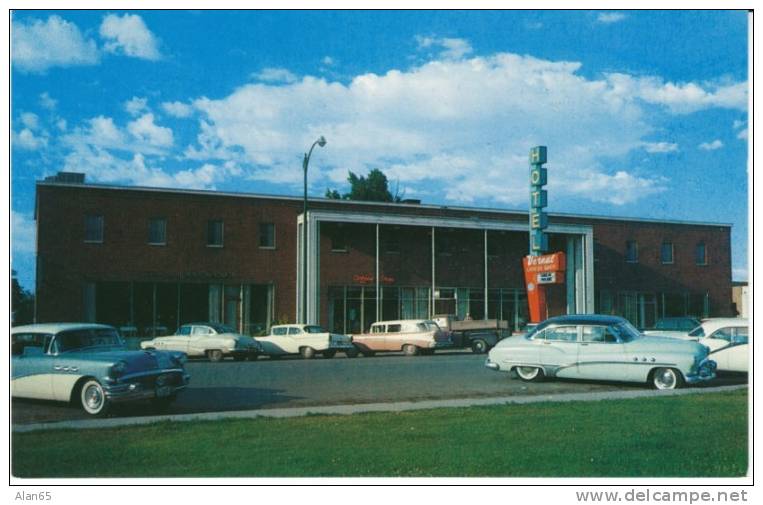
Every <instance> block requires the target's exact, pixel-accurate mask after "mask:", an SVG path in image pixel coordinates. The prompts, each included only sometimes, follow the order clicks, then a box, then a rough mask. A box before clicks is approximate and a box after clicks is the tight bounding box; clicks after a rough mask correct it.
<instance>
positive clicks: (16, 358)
mask: <svg viewBox="0 0 763 505" xmlns="http://www.w3.org/2000/svg"><path fill="white" fill-rule="evenodd" d="M184 362H185V354H183V353H179V352H164V351H128V350H127V348H126V347H125V345H124V343H123V341H122V338H121V337H120V335H119V333H118V332H117V330H116V329H115V328H113V327H111V326H106V325H103V324H91V323H55V324H30V325H26V326H17V327H15V328H13V329H12V330H11V395H12V396H14V397H18V398H32V399H37V400H58V401H63V402H71V403H75V404H79V405H81V406H82V409H83V410H84V411H85V412H86V413H88V414H90V415H93V416H98V415H103V414H105V413H106V412H107V411H108V409H109V407H110V406H111V405H112V404H115V403H121V402H130V401H136V400H151V401H153V402H154V403H155V404H157V406H165V405H167V404H169V403H170V402H172V401H173V400H174V399H175V398H176V397H177V395H178V393H179V392H181V391H183V390H184V389H185V388H186V386H187V385H188V381H189V376H188V374H187V373H186V371H185V367H184V365H183V363H184Z"/></svg>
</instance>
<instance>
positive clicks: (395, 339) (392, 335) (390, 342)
mask: <svg viewBox="0 0 763 505" xmlns="http://www.w3.org/2000/svg"><path fill="white" fill-rule="evenodd" d="M409 330H410V328H409V327H405V328H404V327H403V325H402V324H400V323H394V324H388V325H386V328H385V329H384V333H381V334H380V335H383V336H384V344H383V346H382V348H383V349H384V350H387V351H399V350H401V349H402V348H403V344H404V343H405V338H406V336H408V335H410V332H409Z"/></svg>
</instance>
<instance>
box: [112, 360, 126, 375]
mask: <svg viewBox="0 0 763 505" xmlns="http://www.w3.org/2000/svg"><path fill="white" fill-rule="evenodd" d="M126 370H127V362H125V361H117V362H116V363H114V364H113V365H111V368H110V369H109V377H112V378H117V377H119V376H121V375H124V373H125V371H126Z"/></svg>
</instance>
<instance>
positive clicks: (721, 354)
mask: <svg viewBox="0 0 763 505" xmlns="http://www.w3.org/2000/svg"><path fill="white" fill-rule="evenodd" d="M686 338H688V339H692V340H696V341H697V342H699V343H700V344H702V345H705V346H707V347H709V348H710V357H711V358H712V359H713V361H715V362H716V363H718V371H721V372H745V373H746V372H747V370H748V362H749V352H750V344H749V342H750V337H749V330H748V326H747V319H743V318H739V317H722V318H712V319H704V320H703V321H702V324H701V325H699V326H697V327H696V328H695V329H693V330H692V331H690V332H689V334H688V335H687V337H686Z"/></svg>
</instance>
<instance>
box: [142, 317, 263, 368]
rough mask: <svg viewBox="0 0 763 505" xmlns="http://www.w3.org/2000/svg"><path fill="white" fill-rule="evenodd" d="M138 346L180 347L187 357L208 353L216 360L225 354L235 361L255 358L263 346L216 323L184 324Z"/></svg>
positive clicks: (167, 349)
mask: <svg viewBox="0 0 763 505" xmlns="http://www.w3.org/2000/svg"><path fill="white" fill-rule="evenodd" d="M140 347H141V349H161V350H165V351H180V352H184V353H186V354H187V355H188V356H189V357H207V358H209V361H215V362H217V361H222V359H223V358H225V357H227V356H231V357H232V358H233V359H234V360H236V361H241V360H244V359H257V356H258V355H259V354H262V346H261V345H260V344H259V342H257V341H256V340H255V339H253V338H252V337H248V336H246V335H241V334H240V333H236V330H234V329H233V328H231V327H230V326H225V325H224V324H219V323H189V324H184V325H183V326H181V327H180V328H178V330H177V331H176V332H175V334H174V335H168V336H166V337H156V338H154V339H151V340H144V341H143V342H141V343H140Z"/></svg>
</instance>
